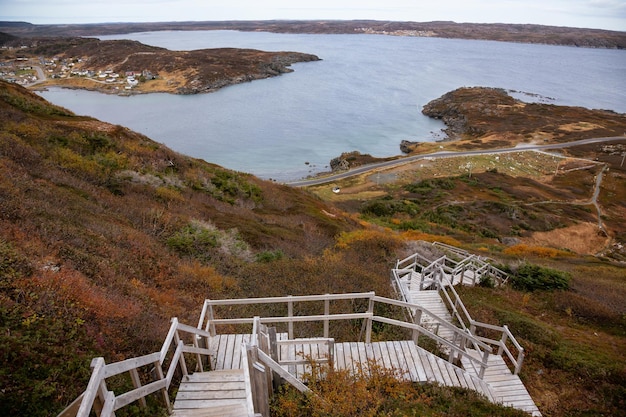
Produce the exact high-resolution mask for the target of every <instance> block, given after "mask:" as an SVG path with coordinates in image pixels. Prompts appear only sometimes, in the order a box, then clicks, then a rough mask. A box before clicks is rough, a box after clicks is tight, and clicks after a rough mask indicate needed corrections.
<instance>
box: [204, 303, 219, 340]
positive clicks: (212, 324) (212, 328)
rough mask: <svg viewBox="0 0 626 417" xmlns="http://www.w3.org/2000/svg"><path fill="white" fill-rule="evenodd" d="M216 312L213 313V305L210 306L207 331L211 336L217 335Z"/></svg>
mask: <svg viewBox="0 0 626 417" xmlns="http://www.w3.org/2000/svg"><path fill="white" fill-rule="evenodd" d="M214 320H215V312H214V311H213V304H210V305H209V319H208V321H207V324H206V326H207V328H206V331H207V332H209V333H210V334H211V336H215V335H217V331H216V330H215V321H214Z"/></svg>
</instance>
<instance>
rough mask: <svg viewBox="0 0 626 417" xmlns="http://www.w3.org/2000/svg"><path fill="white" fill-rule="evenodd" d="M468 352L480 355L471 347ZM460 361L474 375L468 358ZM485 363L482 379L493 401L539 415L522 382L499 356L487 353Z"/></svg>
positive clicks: (474, 372)
mask: <svg viewBox="0 0 626 417" xmlns="http://www.w3.org/2000/svg"><path fill="white" fill-rule="evenodd" d="M468 352H470V353H471V354H472V355H473V356H475V357H479V356H480V355H479V354H478V352H476V351H474V350H473V349H469V350H468ZM461 363H462V364H463V367H464V368H465V369H466V371H467V373H468V374H471V375H475V376H476V371H475V370H474V369H473V368H472V366H471V365H470V360H469V359H467V358H462V359H461ZM487 365H488V368H487V369H486V370H485V376H484V377H483V381H484V382H485V383H486V384H488V385H489V387H490V388H491V390H492V391H493V393H494V396H495V402H498V403H501V404H503V405H506V406H510V407H513V408H517V409H518V410H523V411H526V412H528V413H530V414H532V415H533V416H541V413H540V412H539V409H538V408H537V406H536V405H535V402H534V401H533V399H532V398H531V396H530V394H529V393H528V390H527V389H526V387H525V386H524V383H523V382H522V380H521V379H520V378H519V376H517V375H513V373H512V372H511V371H510V370H509V367H508V366H507V365H506V363H505V362H504V359H503V358H502V357H501V356H499V355H489V359H488V360H487Z"/></svg>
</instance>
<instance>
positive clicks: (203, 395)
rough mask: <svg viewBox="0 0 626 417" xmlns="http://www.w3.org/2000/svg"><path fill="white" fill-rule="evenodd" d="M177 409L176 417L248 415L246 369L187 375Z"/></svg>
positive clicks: (180, 388)
mask: <svg viewBox="0 0 626 417" xmlns="http://www.w3.org/2000/svg"><path fill="white" fill-rule="evenodd" d="M173 408H174V414H173V416H175V417H212V416H224V417H243V416H247V415H248V413H247V408H246V386H245V380H244V374H243V370H241V369H236V370H218V371H210V372H197V373H194V374H191V375H187V376H185V377H184V378H183V379H182V381H181V383H180V386H179V388H178V393H177V394H176V399H175V401H174V407H173Z"/></svg>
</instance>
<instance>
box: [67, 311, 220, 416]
mask: <svg viewBox="0 0 626 417" xmlns="http://www.w3.org/2000/svg"><path fill="white" fill-rule="evenodd" d="M181 333H187V334H189V335H191V337H192V339H193V342H192V345H189V346H188V345H185V344H184V342H183V340H182V338H181ZM209 336H210V334H209V333H208V332H206V331H204V330H202V329H197V328H195V327H191V326H187V325H184V324H182V323H179V322H178V319H176V318H173V319H172V324H171V326H170V329H169V331H168V334H167V336H166V338H165V342H164V343H163V346H162V348H161V350H160V351H159V352H154V353H151V354H149V355H144V356H140V357H137V358H131V359H126V360H123V361H121V362H115V363H110V364H107V363H105V360H104V358H102V357H98V358H94V359H93V360H92V362H91V368H92V373H91V378H90V379H89V383H88V384H87V389H86V390H85V392H84V393H83V394H81V395H80V396H79V397H78V398H77V399H76V400H74V401H73V402H72V404H70V405H69V406H68V407H67V408H66V409H65V410H63V411H62V412H61V413H60V414H59V415H58V417H88V416H89V415H90V413H91V412H92V411H94V412H95V413H96V414H97V415H98V416H100V417H110V416H113V415H115V411H116V410H119V409H120V408H123V407H125V406H127V405H129V404H131V403H133V402H135V401H138V402H139V404H140V406H142V407H146V400H145V399H146V397H147V396H148V395H151V394H154V393H156V392H161V395H162V400H163V403H164V405H165V407H166V408H167V409H168V410H169V409H170V408H171V407H170V400H169V393H168V390H169V389H170V387H171V386H172V381H173V378H174V375H175V373H176V371H177V370H180V372H181V373H182V374H183V375H187V374H188V370H187V364H186V361H185V356H184V354H185V353H191V354H195V355H198V357H200V358H201V357H206V358H208V357H209V355H210V354H211V352H210V351H209V349H207V348H202V347H200V346H199V345H198V340H199V338H203V337H204V338H208V337H209ZM172 348H173V349H172ZM172 350H173V352H172ZM168 356H169V357H170V360H169V364H168V366H167V368H166V369H165V365H166V363H167V362H168V361H167V358H168ZM197 366H198V367H200V368H201V367H202V360H198V361H197ZM146 367H152V368H153V371H152V372H150V371H147V370H144V371H143V372H142V373H143V374H144V377H145V378H146V379H153V380H152V381H151V382H149V383H147V384H145V385H142V383H141V378H140V371H141V370H142V368H146ZM164 371H166V372H164ZM126 373H127V374H128V375H129V377H130V380H131V382H132V384H133V387H134V389H133V390H131V391H128V392H124V393H121V394H119V395H116V394H115V393H114V392H113V391H110V390H109V389H108V387H107V382H106V380H107V379H109V378H112V377H114V376H117V375H122V374H126Z"/></svg>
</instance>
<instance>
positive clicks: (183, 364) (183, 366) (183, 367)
mask: <svg viewBox="0 0 626 417" xmlns="http://www.w3.org/2000/svg"><path fill="white" fill-rule="evenodd" d="M174 341H175V342H176V346H178V345H179V344H180V343H181V339H180V336H179V335H178V330H176V332H174ZM178 363H179V365H180V370H181V372H182V373H183V376H186V375H189V373H188V372H187V363H186V362H185V354H184V353H181V355H180V358H179V359H178Z"/></svg>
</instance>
